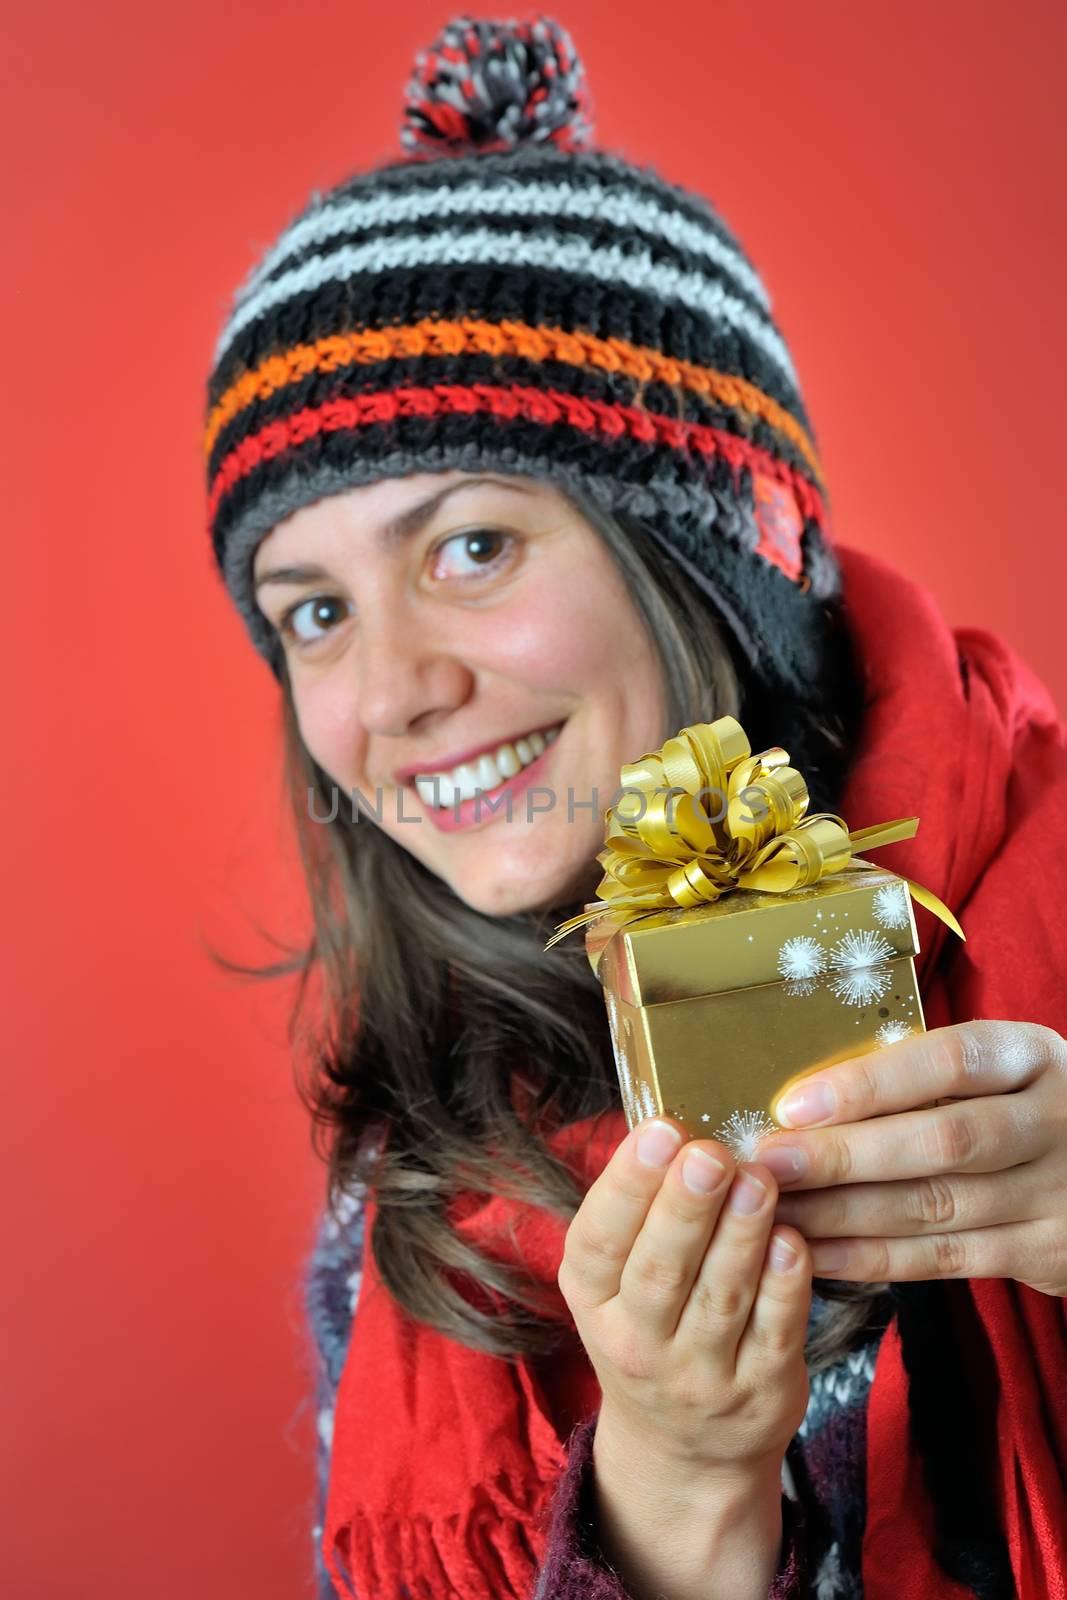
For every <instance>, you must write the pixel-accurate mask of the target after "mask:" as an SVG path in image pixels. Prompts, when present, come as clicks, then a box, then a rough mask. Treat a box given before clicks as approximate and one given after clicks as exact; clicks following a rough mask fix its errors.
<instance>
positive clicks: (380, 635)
mask: <svg viewBox="0 0 1067 1600" xmlns="http://www.w3.org/2000/svg"><path fill="white" fill-rule="evenodd" d="M460 643H461V641H460V640H458V639H457V638H455V637H454V636H453V635H446V634H445V633H442V632H441V631H440V629H438V628H436V627H435V626H434V625H433V623H432V622H430V621H428V619H427V618H426V617H425V616H415V615H414V614H412V612H411V611H410V609H409V608H405V607H402V606H398V607H393V606H390V607H389V608H388V609H385V608H382V607H379V608H378V609H377V610H376V611H375V613H374V614H373V616H368V615H366V614H365V615H364V616H363V617H362V618H361V619H360V626H359V652H358V660H357V662H356V705H357V712H358V716H359V720H360V722H361V724H362V725H363V727H364V728H365V729H366V731H367V732H368V733H377V734H382V735H389V734H406V733H409V732H410V731H411V730H412V729H413V728H417V727H419V726H421V725H422V723H423V722H424V721H425V720H426V719H428V718H432V717H433V715H434V714H435V713H438V714H440V713H442V712H448V711H453V710H455V709H456V707H457V706H460V705H462V704H463V702H464V701H465V700H466V698H467V696H468V695H469V694H470V691H471V686H472V684H473V674H472V672H471V669H470V667H469V666H468V665H467V664H466V662H465V661H464V659H463V656H462V654H461V650H460Z"/></svg>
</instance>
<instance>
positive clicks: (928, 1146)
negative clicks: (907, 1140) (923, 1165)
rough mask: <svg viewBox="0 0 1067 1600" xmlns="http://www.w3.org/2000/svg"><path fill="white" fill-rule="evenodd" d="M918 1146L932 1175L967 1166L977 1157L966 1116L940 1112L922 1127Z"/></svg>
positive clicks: (970, 1120) (974, 1131) (974, 1134)
mask: <svg viewBox="0 0 1067 1600" xmlns="http://www.w3.org/2000/svg"><path fill="white" fill-rule="evenodd" d="M922 1146H923V1151H922V1153H923V1155H924V1157H925V1158H926V1159H927V1160H928V1161H929V1162H931V1163H932V1165H933V1169H934V1171H935V1172H947V1171H951V1170H952V1169H953V1168H955V1167H961V1166H967V1164H968V1163H969V1162H971V1161H973V1160H974V1158H975V1156H976V1155H977V1154H978V1130H977V1127H976V1126H975V1122H974V1119H973V1118H972V1117H971V1116H969V1115H968V1114H967V1113H966V1112H963V1111H953V1110H950V1109H948V1108H942V1110H941V1111H940V1112H939V1113H938V1114H937V1115H935V1116H933V1117H931V1119H930V1120H929V1122H927V1123H926V1124H925V1125H924V1128H923V1133H922Z"/></svg>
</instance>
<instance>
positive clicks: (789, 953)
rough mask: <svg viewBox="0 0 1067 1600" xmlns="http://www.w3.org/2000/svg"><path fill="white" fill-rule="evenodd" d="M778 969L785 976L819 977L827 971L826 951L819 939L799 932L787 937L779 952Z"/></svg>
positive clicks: (797, 977) (793, 977)
mask: <svg viewBox="0 0 1067 1600" xmlns="http://www.w3.org/2000/svg"><path fill="white" fill-rule="evenodd" d="M778 971H779V972H780V973H781V974H782V977H783V978H789V979H794V980H795V979H800V978H817V977H818V976H819V974H820V972H825V971H826V951H825V950H824V949H823V947H822V945H821V944H820V943H819V941H818V939H810V938H809V937H808V936H807V934H803V933H802V934H798V935H797V937H796V938H795V939H787V940H786V941H785V944H783V946H782V948H781V949H780V950H779V952H778Z"/></svg>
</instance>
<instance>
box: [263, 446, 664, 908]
mask: <svg viewBox="0 0 1067 1600" xmlns="http://www.w3.org/2000/svg"><path fill="white" fill-rule="evenodd" d="M301 569H302V570H301ZM255 578H256V585H257V598H258V602H259V605H260V608H261V609H262V611H263V613H264V615H265V616H266V617H267V618H268V620H269V621H270V622H271V623H272V624H273V625H274V627H275V628H276V629H278V630H279V631H280V633H281V636H282V639H283V642H284V647H285V652H286V660H287V665H288V670H289V678H290V682H291V685H292V693H293V700H294V705H295V709H296V714H297V718H298V721H299V725H300V730H301V734H302V736H303V739H304V742H305V744H306V745H307V747H308V749H309V751H310V752H311V754H312V755H313V756H314V758H315V760H316V761H317V762H318V763H319V765H320V766H321V767H322V768H323V769H324V770H325V771H326V772H327V773H328V774H329V775H330V777H331V778H332V779H333V781H334V783H335V784H336V785H337V787H338V789H339V790H340V791H341V792H340V793H339V794H338V796H337V806H338V809H339V811H343V814H344V815H345V816H351V815H352V804H353V802H352V793H353V791H358V793H359V795H360V796H362V797H363V800H364V801H365V802H366V804H365V805H362V804H361V806H360V809H359V812H358V813H357V826H359V827H374V826H378V827H381V828H384V829H385V831H386V832H387V833H388V834H389V835H390V836H391V837H392V838H393V839H395V840H396V842H397V844H399V845H402V846H403V848H404V849H405V850H408V851H410V852H411V854H412V855H413V856H416V857H417V858H418V859H419V861H421V862H423V863H424V865H425V866H427V867H429V868H430V870H431V871H433V872H435V873H436V874H437V875H438V877H440V878H443V879H444V880H445V882H446V883H448V884H450V885H451V887H452V889H453V890H454V892H455V893H456V894H457V895H458V896H459V897H460V899H462V900H464V901H465V902H466V903H467V904H468V905H470V906H472V907H474V908H475V909H476V910H478V911H481V912H484V913H485V914H487V915H489V916H503V915H507V914H509V913H512V912H516V911H522V910H531V909H542V908H551V907H553V906H557V905H563V904H565V903H567V902H568V901H569V900H572V899H578V898H592V896H593V894H594V892H595V889H596V885H597V883H598V882H599V879H600V876H601V869H600V867H599V866H598V864H597V863H596V861H595V859H594V858H595V856H596V853H597V851H598V850H600V849H602V847H603V843H604V826H603V811H604V809H605V808H606V807H607V806H609V805H611V804H612V801H613V798H614V797H615V796H616V791H617V790H618V786H619V768H620V766H621V765H622V764H623V763H624V762H627V761H633V760H636V758H637V757H638V756H640V755H641V754H643V753H644V752H645V751H647V750H652V749H655V748H656V746H657V745H658V744H660V743H661V742H662V739H663V738H664V737H665V735H666V733H667V732H669V730H667V729H665V728H664V726H663V721H664V716H665V697H664V685H663V676H662V669H661V666H660V663H659V659H658V657H657V655H656V654H655V652H654V650H653V648H652V645H651V643H650V641H649V639H648V637H647V634H646V632H645V630H644V627H643V625H642V623H641V621H640V619H639V616H638V613H637V611H636V609H635V607H634V605H633V603H632V601H631V599H630V596H629V592H628V590H627V588H626V585H625V582H624V580H623V578H622V576H621V574H620V573H619V571H618V569H617V568H616V566H615V564H614V561H613V560H612V557H611V555H610V553H609V551H608V549H607V547H606V545H605V544H604V543H603V542H602V540H601V539H600V537H599V535H598V534H597V532H596V531H595V529H594V528H593V527H592V526H591V525H590V524H589V523H588V522H587V521H586V520H585V518H584V517H582V516H581V515H580V514H579V513H578V512H577V511H576V510H575V509H574V508H573V507H572V506H571V505H570V503H569V501H567V500H566V499H565V498H564V497H563V496H562V495H561V494H560V493H559V492H558V491H557V490H556V489H554V488H551V487H549V486H548V485H547V484H545V483H542V482H541V481H540V480H537V479H533V478H520V477H509V476H505V475H502V474H501V475H497V474H485V475H483V474H478V475H475V474H472V473H465V472H456V471H452V472H445V473H420V474H418V475H415V476H412V477H406V478H390V479H384V480H382V481H381V482H378V483H372V484H366V485H362V486H360V487H358V488H355V489H350V490H348V491H346V492H345V493H343V494H339V495H332V496H330V497H328V498H327V499H325V500H320V501H318V502H316V503H315V504H314V505H311V506H306V507H304V508H303V509H302V510H299V511H296V512H294V513H293V514H292V515H291V516H289V517H286V518H285V520H284V521H283V522H281V523H279V524H278V525H277V526H276V527H275V528H273V529H272V530H271V532H270V533H269V534H268V535H267V537H266V538H265V539H263V541H262V542H261V544H260V546H259V549H258V551H257V553H256V560H255ZM416 778H418V783H416ZM476 790H480V791H481V795H480V797H479V795H478V794H476ZM435 800H436V801H439V802H441V804H435ZM368 807H370V808H372V809H373V818H372V817H371V816H370V815H367V808H368Z"/></svg>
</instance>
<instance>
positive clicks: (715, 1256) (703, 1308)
mask: <svg viewBox="0 0 1067 1600" xmlns="http://www.w3.org/2000/svg"><path fill="white" fill-rule="evenodd" d="M777 1195H778V1186H777V1184H776V1183H775V1181H774V1178H773V1176H772V1175H771V1173H769V1172H768V1171H767V1169H766V1168H765V1167H763V1166H761V1165H760V1164H759V1163H758V1162H750V1161H745V1162H742V1163H741V1165H740V1166H739V1167H738V1168H737V1172H736V1173H735V1175H734V1180H733V1182H732V1183H731V1185H730V1192H729V1196H728V1197H727V1200H726V1204H725V1205H724V1206H723V1208H722V1210H721V1211H720V1213H719V1220H718V1225H717V1227H716V1229H715V1232H714V1234H713V1236H712V1239H711V1242H710V1244H709V1245H708V1248H707V1250H706V1251H705V1252H704V1258H703V1260H702V1262H701V1264H700V1269H699V1271H698V1273H697V1275H696V1278H695V1280H694V1283H693V1287H692V1289H691V1290H690V1292H689V1298H688V1300H687V1301H686V1303H685V1307H684V1309H683V1311H682V1314H681V1317H680V1318H679V1320H678V1327H677V1330H676V1334H675V1337H676V1338H677V1339H680V1340H684V1341H687V1342H689V1343H691V1344H696V1345H699V1347H700V1348H701V1350H703V1351H705V1352H708V1353H709V1355H710V1357H711V1358H712V1359H713V1360H715V1361H717V1363H718V1364H719V1365H721V1367H722V1368H723V1369H725V1370H728V1371H730V1372H732V1371H733V1370H734V1367H735V1365H736V1361H737V1345H738V1341H739V1340H740V1338H741V1335H742V1333H743V1332H744V1327H745V1324H746V1322H747V1321H748V1317H749V1313H750V1311H751V1310H752V1304H753V1301H754V1300H755V1298H756V1291H757V1288H758V1286H759V1278H760V1273H761V1270H762V1267H763V1261H764V1257H765V1256H766V1253H767V1236H768V1234H769V1233H770V1231H771V1221H772V1218H773V1215H774V1203H775V1200H776V1199H777Z"/></svg>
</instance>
